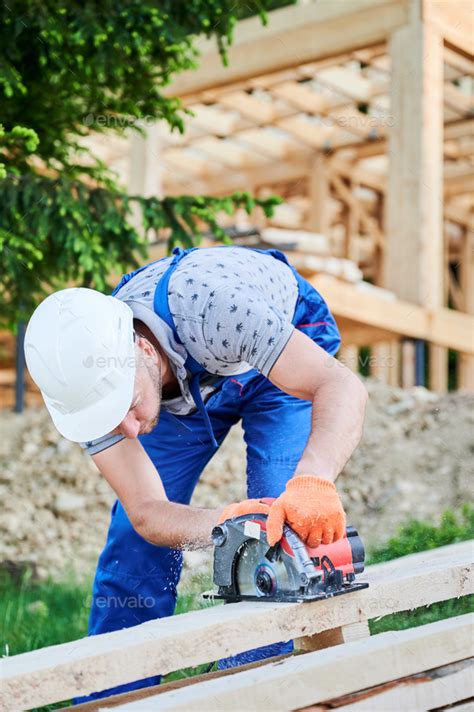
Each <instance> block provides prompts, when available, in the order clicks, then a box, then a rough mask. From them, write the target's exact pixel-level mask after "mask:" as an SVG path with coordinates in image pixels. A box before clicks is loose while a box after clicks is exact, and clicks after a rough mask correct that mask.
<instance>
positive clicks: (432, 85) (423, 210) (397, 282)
mask: <svg viewBox="0 0 474 712" xmlns="http://www.w3.org/2000/svg"><path fill="white" fill-rule="evenodd" d="M414 15H415V13H414ZM390 55H391V58H392V95H391V98H392V109H391V111H392V113H393V115H394V116H395V117H396V121H395V122H394V125H393V127H392V128H391V131H390V136H389V154H390V163H389V185H388V191H387V239H386V249H385V256H384V285H386V286H387V287H388V288H389V289H391V290H392V291H394V292H395V293H396V294H397V296H399V297H401V298H402V299H407V300H409V301H412V302H415V303H417V304H422V305H425V306H427V307H429V308H431V309H438V308H440V307H442V306H443V305H444V242H443V216H442V205H443V93H442V92H443V43H442V38H441V37H440V35H439V33H438V32H437V31H436V30H434V29H433V27H431V26H427V25H425V24H424V23H423V22H421V19H420V18H418V17H413V19H412V22H411V24H410V25H408V26H407V27H404V28H402V29H400V30H397V31H396V32H395V33H394V35H393V37H392V39H391V42H390ZM407 62H408V64H409V66H410V67H411V71H409V72H407V70H406V67H407ZM429 359H430V385H431V387H432V388H433V389H434V390H436V391H439V392H442V391H444V390H445V389H446V384H447V351H446V350H445V349H443V348H440V346H439V344H437V345H435V346H433V348H431V349H430V352H429Z"/></svg>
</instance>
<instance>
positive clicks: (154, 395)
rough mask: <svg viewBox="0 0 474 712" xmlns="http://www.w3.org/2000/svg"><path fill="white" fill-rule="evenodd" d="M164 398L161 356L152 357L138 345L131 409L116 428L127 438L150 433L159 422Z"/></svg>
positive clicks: (117, 431)
mask: <svg viewBox="0 0 474 712" xmlns="http://www.w3.org/2000/svg"><path fill="white" fill-rule="evenodd" d="M161 398H162V382H161V364H160V362H159V356H157V358H156V359H155V358H152V357H150V356H148V355H146V354H144V353H143V351H142V350H141V349H140V347H138V346H137V368H136V373H135V387H134V389H133V400H132V404H131V406H130V409H129V411H128V413H127V415H126V416H125V418H124V419H123V420H122V422H121V423H120V424H119V425H118V426H117V427H116V428H115V430H114V433H120V434H121V435H124V436H125V437H126V438H136V437H137V436H138V435H144V434H145V433H150V432H151V431H152V430H153V428H154V427H155V426H156V424H157V423H158V419H159V417H160V407H161Z"/></svg>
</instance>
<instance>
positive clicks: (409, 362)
mask: <svg viewBox="0 0 474 712" xmlns="http://www.w3.org/2000/svg"><path fill="white" fill-rule="evenodd" d="M414 385H415V342H414V341H412V340H411V339H409V340H408V339H407V340H406V341H403V342H402V387H403V388H412V387H413V386H414Z"/></svg>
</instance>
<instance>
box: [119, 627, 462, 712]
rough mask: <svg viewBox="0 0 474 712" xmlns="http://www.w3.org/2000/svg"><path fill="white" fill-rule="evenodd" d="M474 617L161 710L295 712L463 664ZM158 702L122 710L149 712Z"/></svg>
mask: <svg viewBox="0 0 474 712" xmlns="http://www.w3.org/2000/svg"><path fill="white" fill-rule="evenodd" d="M473 634H474V616H473V615H472V614H468V615H466V616H459V617H457V618H449V619H448V620H442V621H437V622H436V623H430V624H429V625H424V626H420V627H418V628H409V629H408V630H403V631H389V632H388V633H382V634H380V635H376V636H373V637H372V638H368V639H365V640H360V641H356V642H353V643H347V644H346V645H337V646H335V647H333V648H327V649H324V650H319V651H316V652H314V653H307V654H306V655H300V656H295V657H291V658H288V659H287V660H282V661H280V662H279V663H276V664H269V665H264V666H262V667H259V668H257V669H255V670H249V671H246V672H242V673H238V674H236V675H233V676H232V677H231V678H229V679H227V680H225V679H216V680H210V681H209V682H206V681H204V682H201V683H199V684H198V685H190V686H189V687H187V688H184V689H182V690H175V691H172V692H168V693H167V694H165V695H160V697H159V709H160V710H174V711H175V712H178V711H182V712H188V710H189V709H206V710H207V711H208V712H224V711H225V712H233V711H234V712H241V710H242V709H253V710H255V709H258V710H270V709H272V710H273V709H275V710H293V709H295V707H302V706H304V705H309V704H312V703H317V702H322V701H324V700H325V699H328V698H333V697H335V696H336V697H337V696H340V695H345V694H349V693H351V692H354V691H357V690H360V689H361V688H362V689H364V688H367V687H372V686H373V685H377V684H381V683H384V682H388V681H390V680H396V679H397V678H399V677H402V676H407V675H410V674H415V673H418V672H422V671H424V670H429V669H431V668H434V667H439V666H441V665H447V664H449V663H453V662H457V661H459V660H463V659H464V658H466V657H469V655H470V654H471V652H472V636H473ZM150 705H153V697H150V698H148V699H147V700H144V701H138V702H132V703H130V704H128V705H120V706H118V707H116V708H115V709H116V710H123V711H124V712H125V711H126V712H135V711H136V712H139V711H140V710H149V709H150ZM425 709H426V708H425Z"/></svg>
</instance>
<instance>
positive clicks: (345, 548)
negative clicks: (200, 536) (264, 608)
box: [205, 514, 369, 602]
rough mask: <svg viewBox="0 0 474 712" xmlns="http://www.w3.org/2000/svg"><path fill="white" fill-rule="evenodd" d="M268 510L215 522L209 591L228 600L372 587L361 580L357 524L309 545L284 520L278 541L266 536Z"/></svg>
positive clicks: (312, 596)
mask: <svg viewBox="0 0 474 712" xmlns="http://www.w3.org/2000/svg"><path fill="white" fill-rule="evenodd" d="M266 520H267V515H266V514H250V515H249V514H247V515H243V516H240V517H235V518H233V519H228V520H226V521H225V522H223V523H222V524H220V525H218V526H216V527H214V529H213V531H212V541H213V543H214V584H215V585H216V586H217V587H218V590H217V592H215V593H210V594H205V595H206V597H212V598H222V599H224V600H225V601H242V600H250V601H286V602H296V601H314V600H318V599H324V598H330V597H332V596H339V595H341V594H344V593H351V592H353V591H358V590H360V589H363V588H367V587H368V585H369V584H368V583H367V582H364V581H357V580H356V575H357V574H360V573H362V572H363V570H364V558H365V551H364V545H363V543H362V540H361V538H360V536H359V535H358V533H357V531H356V529H355V528H354V527H347V529H346V532H345V535H344V537H343V538H342V539H339V540H338V541H336V542H334V543H333V544H328V545H324V544H321V545H320V546H318V547H316V548H310V547H307V546H306V545H305V544H304V543H303V542H302V541H301V539H300V538H299V537H298V535H297V534H296V533H295V532H294V531H293V530H292V529H291V527H289V526H288V525H285V526H284V528H283V536H282V538H281V540H280V541H279V542H278V544H276V545H275V546H270V545H269V544H268V541H267V532H266Z"/></svg>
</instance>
